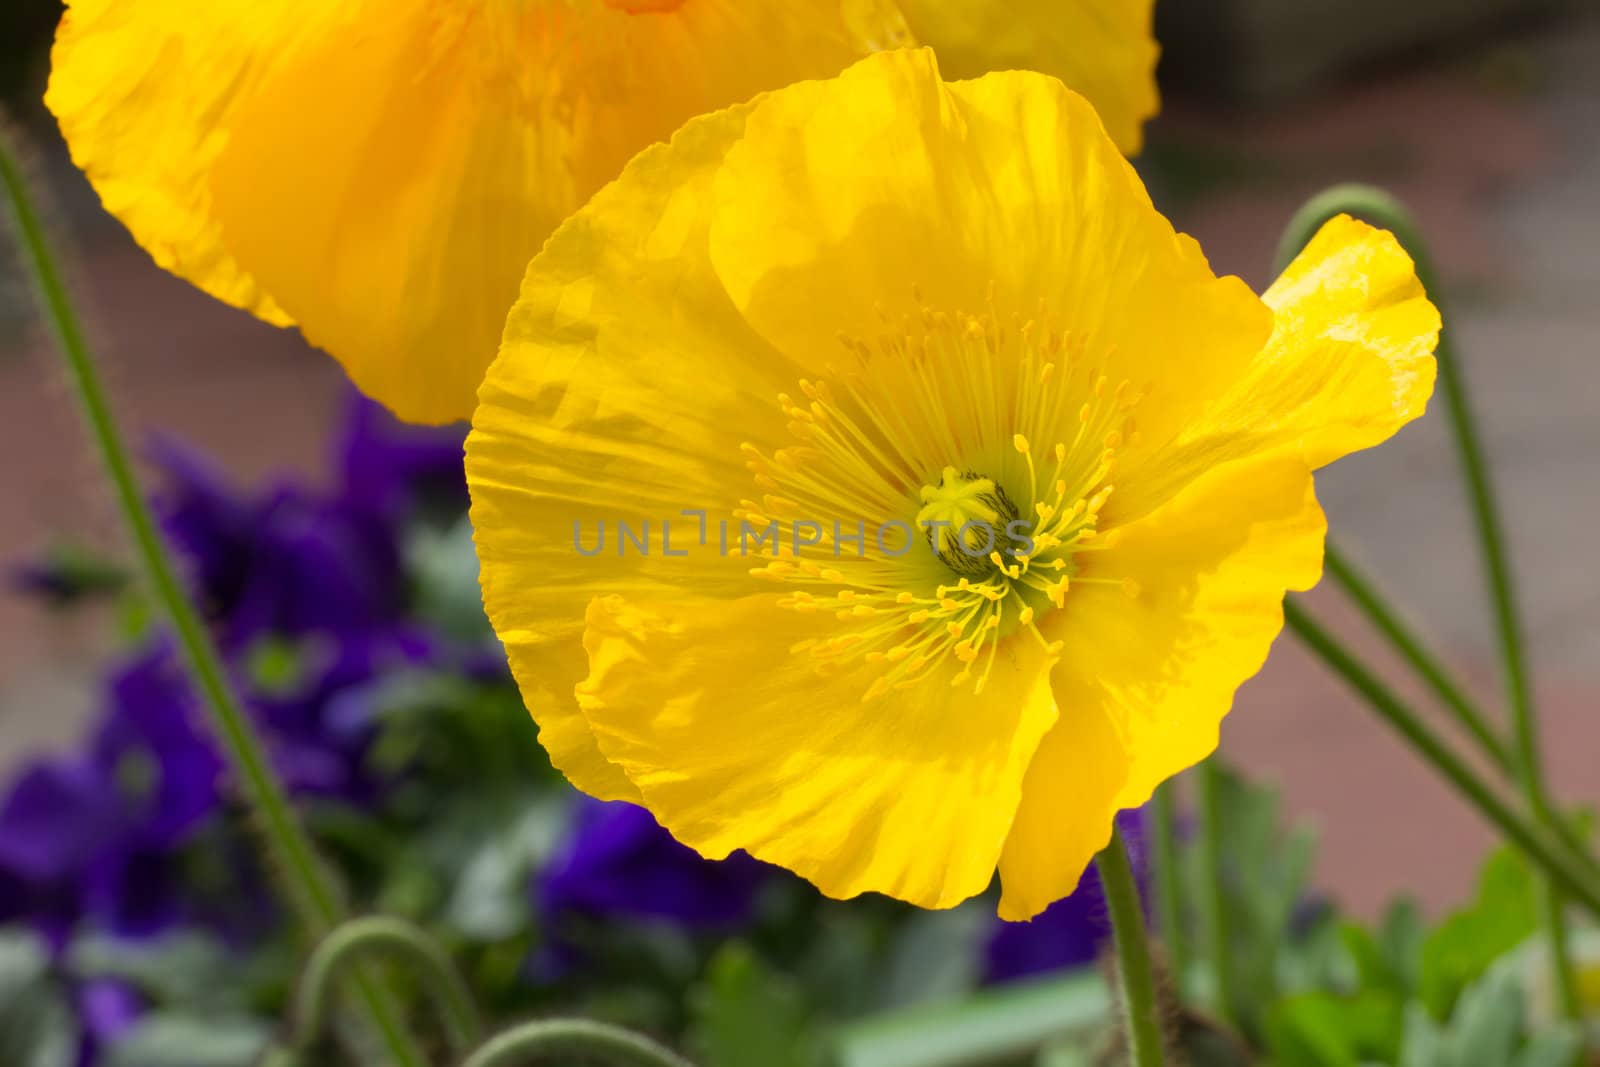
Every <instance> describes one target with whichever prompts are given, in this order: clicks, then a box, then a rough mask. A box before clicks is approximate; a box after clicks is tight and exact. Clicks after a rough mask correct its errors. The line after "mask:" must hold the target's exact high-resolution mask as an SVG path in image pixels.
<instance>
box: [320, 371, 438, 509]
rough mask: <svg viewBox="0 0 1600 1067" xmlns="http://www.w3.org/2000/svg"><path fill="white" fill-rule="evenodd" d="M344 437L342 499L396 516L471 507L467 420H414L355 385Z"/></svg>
mask: <svg viewBox="0 0 1600 1067" xmlns="http://www.w3.org/2000/svg"><path fill="white" fill-rule="evenodd" d="M345 404H346V407H345V417H344V426H343V429H342V431H341V432H340V435H339V441H338V463H339V471H340V475H341V479H342V487H343V489H342V494H341V496H342V499H344V500H345V501H346V502H348V503H349V504H350V505H351V506H353V507H359V508H364V509H367V510H369V511H371V512H373V513H376V514H378V515H383V516H386V517H388V518H389V519H390V520H391V521H397V522H398V521H402V520H404V519H406V518H409V517H410V516H411V515H412V514H413V513H414V512H416V511H418V510H436V511H439V512H445V513H450V514H455V513H460V512H463V511H465V510H466V508H467V479H466V475H465V473H464V472H463V468H462V462H463V459H462V455H463V454H462V447H463V444H464V443H465V441H466V428H465V427H463V426H409V425H406V424H405V423H402V422H401V421H400V420H398V419H396V418H395V417H394V416H393V415H391V414H389V412H388V411H387V410H386V409H385V408H384V407H383V405H381V404H379V403H377V402H376V401H374V400H369V399H367V398H366V397H365V396H362V395H361V394H360V393H358V392H356V391H355V390H353V389H352V390H351V391H350V394H349V397H348V399H347V400H346V402H345Z"/></svg>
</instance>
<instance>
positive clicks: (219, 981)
mask: <svg viewBox="0 0 1600 1067" xmlns="http://www.w3.org/2000/svg"><path fill="white" fill-rule="evenodd" d="M68 959H69V962H70V965H71V967H72V969H73V970H74V971H75V972H76V973H78V974H81V975H84V976H92V977H104V978H118V979H121V980H123V981H125V982H128V983H130V984H132V985H135V986H137V987H138V988H139V989H141V990H142V991H143V992H144V993H145V994H146V995H147V996H150V997H152V998H153V999H155V1000H157V1001H160V1002H165V1003H182V1004H186V1005H188V1006H190V1008H191V1009H192V1008H194V1007H196V1006H206V1005H217V1004H219V1003H222V1004H226V1003H236V1002H237V1001H238V998H239V996H240V995H243V994H244V992H245V991H244V990H241V989H240V988H239V980H238V976H239V961H238V959H237V957H236V956H235V955H233V954H232V953H231V952H230V951H229V950H228V948H227V947H226V946H224V945H223V944H222V942H220V941H218V940H217V939H216V938H214V937H211V936H209V935H207V934H203V933H200V932H199V931H197V930H179V931H175V932H173V933H170V934H167V935H164V936H162V937H159V938H154V939H152V940H149V941H139V942H129V941H122V940H118V939H116V938H112V937H104V936H100V935H95V934H88V935H84V936H82V937H79V938H78V939H77V940H76V941H74V942H73V944H72V947H71V949H70V950H69V954H68Z"/></svg>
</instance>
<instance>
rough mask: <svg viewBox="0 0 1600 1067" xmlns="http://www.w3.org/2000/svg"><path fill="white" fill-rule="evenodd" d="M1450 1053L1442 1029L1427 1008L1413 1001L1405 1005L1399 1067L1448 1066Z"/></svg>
mask: <svg viewBox="0 0 1600 1067" xmlns="http://www.w3.org/2000/svg"><path fill="white" fill-rule="evenodd" d="M1449 1056H1450V1053H1449V1051H1448V1046H1447V1045H1446V1044H1445V1037H1444V1031H1443V1029H1442V1028H1441V1027H1440V1026H1439V1024H1438V1023H1436V1022H1434V1021H1433V1016H1431V1015H1429V1014H1428V1009H1427V1008H1425V1007H1423V1006H1422V1004H1421V1003H1419V1002H1415V1001H1413V1002H1412V1003H1411V1004H1409V1005H1407V1006H1406V1036H1405V1040H1404V1041H1402V1042H1401V1045H1400V1063H1399V1067H1448V1064H1449V1062H1450V1060H1449Z"/></svg>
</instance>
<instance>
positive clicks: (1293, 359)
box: [1107, 215, 1439, 518]
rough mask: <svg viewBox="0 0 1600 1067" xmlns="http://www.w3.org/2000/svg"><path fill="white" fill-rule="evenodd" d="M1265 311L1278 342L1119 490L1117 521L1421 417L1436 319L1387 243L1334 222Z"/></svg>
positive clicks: (1372, 440) (1355, 443) (1271, 293)
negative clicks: (1198, 484) (1271, 458)
mask: <svg viewBox="0 0 1600 1067" xmlns="http://www.w3.org/2000/svg"><path fill="white" fill-rule="evenodd" d="M1263 300H1264V301H1265V302H1266V304H1267V306H1269V307H1270V308H1272V310H1273V315H1274V326H1273V332H1272V337H1271V339H1270V340H1268V341H1267V343H1266V345H1265V346H1264V347H1263V348H1262V349H1261V352H1260V353H1259V354H1258V355H1257V356H1256V358H1255V359H1254V361H1252V363H1251V364H1250V366H1249V368H1248V369H1247V371H1246V372H1245V373H1244V374H1242V375H1241V376H1240V377H1239V379H1238V381H1237V383H1236V384H1235V385H1234V386H1233V388H1232V389H1230V390H1229V391H1228V392H1227V393H1226V394H1224V395H1223V396H1222V397H1220V398H1218V399H1217V400H1216V401H1215V402H1214V403H1213V404H1212V405H1211V406H1210V407H1209V409H1208V410H1207V411H1206V412H1205V413H1204V414H1203V416H1202V417H1200V418H1197V419H1195V420H1194V421H1193V422H1192V423H1190V424H1189V425H1188V426H1187V427H1186V428H1185V429H1184V431H1183V433H1182V435H1181V436H1180V438H1179V439H1178V440H1177V441H1175V442H1173V443H1172V446H1171V447H1170V448H1169V449H1167V450H1166V452H1165V454H1164V455H1163V456H1162V457H1161V459H1160V461H1159V464H1158V465H1153V466H1152V467H1151V468H1150V469H1149V470H1147V471H1144V472H1141V474H1142V477H1141V478H1140V479H1138V480H1133V479H1130V480H1129V483H1130V484H1129V486H1127V487H1125V488H1127V491H1126V492H1122V491H1121V490H1119V495H1118V496H1117V497H1116V498H1114V499H1113V501H1112V502H1111V505H1110V506H1109V507H1108V509H1107V510H1108V513H1109V514H1110V515H1111V516H1112V517H1113V518H1118V517H1122V518H1126V517H1131V516H1133V515H1137V514H1139V513H1141V512H1142V511H1143V510H1145V509H1146V508H1148V507H1149V506H1152V505H1153V504H1154V503H1157V502H1159V501H1160V500H1162V499H1165V497H1166V496H1167V495H1169V494H1170V493H1171V492H1172V491H1174V490H1175V488H1176V487H1177V486H1179V485H1182V484H1183V483H1184V482H1186V481H1187V480H1189V479H1191V478H1193V477H1196V476H1197V475H1198V474H1199V473H1200V472H1203V471H1206V470H1209V469H1210V468H1212V467H1214V466H1216V465H1218V464H1220V463H1226V462H1229V461H1231V460H1234V459H1237V458H1240V457H1242V456H1249V455H1251V454H1255V453H1262V452H1269V451H1272V450H1274V449H1279V448H1289V449H1293V450H1297V451H1298V452H1299V453H1300V455H1301V456H1302V457H1303V458H1304V460H1305V462H1306V463H1308V464H1310V465H1311V466H1312V467H1321V466H1324V465H1326V464H1328V463H1331V462H1333V461H1334V460H1336V459H1338V458H1339V457H1340V456H1344V455H1348V454H1349V453H1351V452H1356V451H1359V450H1360V449H1363V448H1371V447H1372V446H1373V445H1376V444H1381V443H1382V442H1384V441H1386V440H1388V439H1389V438H1390V437H1391V436H1393V435H1394V434H1395V432H1396V431H1398V430H1399V429H1400V427H1402V426H1404V425H1405V424H1406V423H1408V422H1410V421H1411V420H1412V419H1415V418H1418V417H1419V416H1421V415H1422V413H1423V411H1424V409H1425V408H1426V407H1427V403H1428V397H1429V396H1430V395H1431V394H1432V392H1433V383H1434V376H1435V364H1434V358H1433V350H1434V346H1435V345H1436V344H1437V343H1438V340H1439V312H1438V309H1436V308H1435V307H1434V306H1433V304H1431V303H1430V302H1429V301H1428V298H1427V296H1426V294H1424V293H1423V291H1422V283H1421V282H1419V281H1418V280H1417V275H1416V270H1415V267H1414V265H1413V264H1412V262H1411V257H1410V256H1408V255H1406V253H1405V250H1404V249H1402V248H1401V247H1400V244H1399V242H1398V241H1396V240H1395V239H1394V236H1393V235H1392V234H1390V233H1389V232H1388V231H1386V230H1379V229H1374V228H1373V227H1371V226H1368V225H1367V224H1366V223H1364V222H1359V221H1357V220H1355V219H1352V218H1350V217H1349V216H1346V215H1341V216H1339V217H1338V218H1335V219H1332V220H1330V221H1329V222H1328V223H1327V224H1326V225H1324V226H1323V227H1322V229H1321V230H1319V231H1318V232H1317V235H1316V236H1315V237H1314V238H1313V239H1312V240H1311V243H1310V244H1308V245H1307V246H1306V248H1305V250H1304V251H1302V252H1301V253H1300V255H1299V256H1297V257H1296V258H1295V260H1294V262H1293V263H1291V264H1290V265H1289V268H1288V269H1287V270H1285V271H1284V273H1283V275H1282V277H1280V278H1279V279H1278V280H1277V281H1276V282H1274V283H1273V285H1272V287H1271V288H1270V289H1268V290H1267V292H1266V294H1265V295H1264V296H1263Z"/></svg>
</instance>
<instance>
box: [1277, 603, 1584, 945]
mask: <svg viewBox="0 0 1600 1067" xmlns="http://www.w3.org/2000/svg"><path fill="white" fill-rule="evenodd" d="M1283 615H1284V622H1285V624H1286V625H1287V626H1288V628H1289V629H1290V630H1293V631H1294V633H1295V635H1296V636H1297V637H1299V638H1300V640H1301V641H1303V642H1305V644H1306V646H1307V647H1308V648H1309V649H1311V651H1313V652H1315V653H1316V654H1317V655H1318V656H1319V657H1320V658H1321V659H1322V661H1323V662H1324V663H1326V664H1327V665H1328V666H1329V667H1330V668H1332V669H1333V671H1334V673H1336V674H1338V675H1339V676H1340V677H1341V678H1343V679H1344V681H1345V682H1346V684H1348V685H1349V686H1350V687H1351V688H1352V689H1354V690H1355V691H1356V692H1357V693H1359V694H1360V695H1361V696H1362V697H1363V698H1365V700H1366V701H1367V703H1368V704H1370V705H1371V706H1372V708H1373V710H1375V711H1376V712H1377V713H1378V714H1379V715H1380V716H1382V717H1383V719H1384V721H1386V722H1387V723H1388V724H1389V725H1390V726H1392V727H1394V729H1395V730H1397V731H1398V732H1399V733H1400V735H1401V736H1402V737H1403V738H1405V740H1406V741H1407V742H1409V743H1410V745H1411V747H1412V748H1413V749H1415V750H1416V751H1417V753H1418V754H1419V755H1421V756H1422V757H1423V758H1424V759H1425V760H1427V761H1428V763H1430V764H1431V765H1432V766H1433V768H1434V769H1435V770H1437V771H1439V772H1440V773H1441V774H1442V775H1444V777H1445V778H1446V780H1448V781H1449V782H1450V784H1451V785H1453V786H1455V788H1456V790H1457V791H1458V792H1460V793H1461V795H1462V796H1463V797H1465V798H1466V800H1467V801H1469V802H1470V803H1471V804H1472V805H1473V807H1475V808H1477V809H1478V811H1479V812H1480V813H1481V814H1482V815H1483V816H1484V817H1485V818H1487V819H1488V820H1489V821H1490V822H1491V823H1493V824H1494V825H1495V826H1496V827H1497V828H1498V829H1499V830H1500V831H1501V832H1502V833H1503V834H1505V835H1506V837H1507V838H1508V839H1510V841H1511V842H1512V844H1514V845H1516V846H1517V848H1518V849H1520V850H1521V851H1522V853H1523V855H1524V856H1526V857H1527V858H1528V860H1529V861H1530V862H1532V863H1533V864H1535V865H1536V866H1538V867H1539V868H1540V869H1541V870H1542V871H1543V872H1544V874H1545V876H1546V878H1547V879H1548V880H1549V881H1551V882H1553V883H1555V884H1557V885H1558V886H1559V887H1560V888H1561V889H1562V891H1564V892H1565V893H1566V894H1567V895H1569V896H1571V897H1572V898H1573V899H1574V900H1575V901H1577V902H1578V903H1579V904H1581V905H1582V906H1583V907H1584V908H1585V910H1587V911H1588V912H1589V913H1590V914H1592V915H1594V916H1595V917H1596V918H1600V888H1597V887H1596V885H1595V882H1594V881H1593V880H1592V879H1591V877H1590V875H1589V871H1588V870H1587V868H1586V867H1585V866H1584V865H1583V864H1582V863H1581V862H1579V861H1578V860H1576V859H1574V858H1573V856H1572V855H1571V853H1569V852H1568V851H1567V850H1566V849H1565V848H1563V847H1562V845H1561V842H1560V841H1559V840H1558V839H1556V838H1554V837H1553V836H1551V835H1550V831H1549V829H1548V828H1547V827H1545V826H1542V825H1540V824H1538V823H1536V822H1532V821H1530V820H1528V819H1527V818H1526V817H1525V816H1523V815H1522V814H1521V813H1520V812H1518V811H1517V810H1516V809H1515V808H1513V807H1512V806H1511V805H1510V804H1508V803H1507V802H1506V801H1504V800H1502V799H1501V798H1500V797H1499V796H1498V795H1497V794H1496V793H1495V791H1494V789H1492V788H1491V787H1490V786H1489V785H1487V784H1485V783H1484V782H1483V780H1482V779H1480V778H1479V777H1478V775H1477V774H1476V773H1474V772H1473V770H1472V769H1471V768H1470V767H1469V766H1468V765H1467V763H1466V762H1465V761H1464V760H1463V759H1462V758H1461V757H1460V756H1458V755H1456V754H1455V753H1454V752H1452V751H1450V749H1449V748H1448V747H1447V746H1446V745H1445V744H1444V743H1443V742H1442V741H1440V740H1439V739H1438V738H1437V737H1436V736H1435V735H1434V733H1433V731H1432V730H1430V729H1429V728H1428V726H1427V724H1426V723H1424V722H1423V720H1422V718H1421V717H1420V716H1419V715H1418V714H1417V713H1416V712H1415V711H1414V710H1412V709H1411V708H1410V707H1408V706H1407V705H1406V704H1405V702H1403V701H1402V700H1401V699H1400V698H1399V696H1397V695H1396V694H1395V692H1394V691H1393V690H1392V689H1390V688H1389V687H1388V686H1387V685H1385V684H1384V683H1383V682H1382V681H1381V680H1380V679H1379V678H1378V677H1377V676H1376V675H1375V674H1373V673H1372V672H1371V671H1370V670H1368V669H1367V668H1366V667H1365V666H1364V665H1363V664H1362V663H1361V662H1360V661H1359V660H1357V659H1356V658H1355V656H1354V655H1353V654H1352V653H1351V652H1350V650H1349V649H1348V648H1346V647H1345V646H1344V645H1343V644H1342V643H1340V641H1339V640H1338V639H1337V638H1335V637H1334V636H1333V635H1332V634H1331V633H1329V632H1328V631H1327V630H1326V629H1324V628H1323V626H1322V625H1321V624H1320V623H1318V622H1317V621H1316V620H1315V619H1313V618H1312V617H1311V616H1310V615H1308V614H1306V612H1305V611H1304V609H1302V608H1301V607H1300V605H1299V603H1298V602H1297V601H1296V600H1295V599H1294V598H1291V599H1289V600H1288V601H1286V602H1285V603H1284V606H1283Z"/></svg>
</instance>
